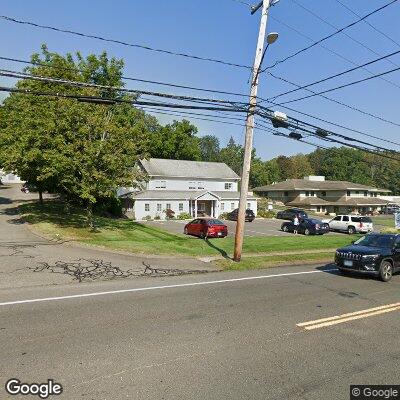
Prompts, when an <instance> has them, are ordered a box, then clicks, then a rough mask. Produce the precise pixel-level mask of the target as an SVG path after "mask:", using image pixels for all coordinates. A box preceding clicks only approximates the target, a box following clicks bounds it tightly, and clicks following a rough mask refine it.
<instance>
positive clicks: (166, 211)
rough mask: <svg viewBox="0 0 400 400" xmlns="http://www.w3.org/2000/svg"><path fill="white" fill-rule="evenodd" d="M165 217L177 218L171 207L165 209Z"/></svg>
mask: <svg viewBox="0 0 400 400" xmlns="http://www.w3.org/2000/svg"><path fill="white" fill-rule="evenodd" d="M165 217H166V218H167V219H174V218H175V211H172V210H171V209H169V208H167V209H166V210H165Z"/></svg>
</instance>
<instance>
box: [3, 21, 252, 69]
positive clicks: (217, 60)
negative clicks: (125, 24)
mask: <svg viewBox="0 0 400 400" xmlns="http://www.w3.org/2000/svg"><path fill="white" fill-rule="evenodd" d="M0 18H1V19H4V20H6V21H8V22H13V23H16V24H20V25H29V26H33V27H35V28H40V29H47V30H52V31H55V32H61V33H67V34H69V35H74V36H80V37H84V38H89V39H97V40H101V41H103V42H109V43H115V44H120V45H122V46H127V47H134V48H138V49H142V50H147V51H153V52H157V53H163V54H168V55H171V56H179V57H185V58H190V59H194V60H198V61H207V62H212V63H217V64H222V65H228V66H230V67H237V68H245V69H250V70H251V69H252V67H250V66H248V65H244V64H238V63H233V62H228V61H223V60H219V59H216V58H209V57H201V56H196V55H193V54H188V53H180V52H175V51H171V50H165V49H158V48H154V47H150V46H146V45H142V44H138V43H128V42H125V41H122V40H117V39H110V38H106V37H103V36H98V35H91V34H85V33H82V32H76V31H72V30H69V29H62V28H57V27H54V26H49V25H41V24H38V23H36V22H31V21H24V20H20V19H16V18H12V17H9V16H7V15H0Z"/></svg>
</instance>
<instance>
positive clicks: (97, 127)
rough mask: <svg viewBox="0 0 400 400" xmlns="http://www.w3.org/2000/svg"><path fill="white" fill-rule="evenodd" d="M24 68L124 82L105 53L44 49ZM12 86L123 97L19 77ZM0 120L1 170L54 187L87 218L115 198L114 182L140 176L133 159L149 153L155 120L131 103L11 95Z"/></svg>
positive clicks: (118, 62) (38, 72)
mask: <svg viewBox="0 0 400 400" xmlns="http://www.w3.org/2000/svg"><path fill="white" fill-rule="evenodd" d="M32 61H33V62H36V63H40V64H41V65H37V66H33V67H29V68H27V71H28V72H29V73H31V74H33V75H40V76H50V77H57V78H63V79H69V80H74V81H81V82H90V83H99V84H104V85H111V86H116V87H122V82H121V76H122V68H123V62H122V60H117V59H115V58H111V59H109V58H108V56H107V54H106V53H103V54H101V55H100V56H98V57H97V56H95V55H90V56H89V57H87V58H83V57H82V56H81V55H80V54H79V53H77V54H76V55H75V57H74V56H73V55H71V54H67V55H66V56H61V55H59V54H56V53H51V52H49V51H48V49H47V47H46V46H43V47H42V53H41V54H34V55H33V56H32ZM17 87H18V88H24V89H31V90H35V91H41V92H60V93H68V94H80V95H85V96H104V95H107V97H117V96H118V97H121V93H119V92H118V90H107V91H106V92H105V91H104V90H99V89H93V88H78V87H69V86H65V85H61V84H55V83H45V82H41V81H35V80H21V81H19V82H18V83H17ZM1 114H2V115H1V116H2V118H1V122H0V148H1V152H0V159H1V161H2V164H3V165H4V167H5V168H6V169H9V170H12V171H15V172H16V173H18V175H20V176H21V178H22V179H24V180H27V181H28V182H30V183H33V184H35V185H37V187H38V189H39V193H40V198H41V193H42V191H43V190H56V191H58V192H59V193H62V194H64V195H65V196H67V197H68V198H69V199H71V200H73V201H75V202H79V203H81V204H84V205H85V206H86V208H87V212H88V220H89V223H90V224H91V223H92V218H91V215H92V207H93V205H94V204H96V202H98V201H99V200H100V199H104V198H111V197H114V196H115V191H116V188H117V187H119V186H125V185H132V182H133V181H134V180H135V179H136V178H137V177H138V176H137V172H136V171H137V170H136V169H135V168H133V167H134V164H135V162H136V161H137V160H138V159H139V158H142V157H144V156H146V155H147V150H148V146H149V132H151V131H153V130H157V129H158V125H157V123H156V121H155V120H154V118H152V117H148V116H146V115H145V114H144V113H143V112H142V111H139V110H137V109H135V108H134V107H132V106H131V105H129V104H121V103H116V104H115V105H111V106H110V105H100V104H88V103H83V102H79V101H78V100H73V99H63V98H51V97H47V96H35V95H25V94H11V95H10V96H9V97H8V98H7V99H6V100H5V101H4V106H3V109H2V113H1Z"/></svg>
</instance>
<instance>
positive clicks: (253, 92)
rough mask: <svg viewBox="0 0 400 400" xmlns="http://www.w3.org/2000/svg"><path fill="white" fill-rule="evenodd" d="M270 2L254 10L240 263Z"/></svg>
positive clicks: (239, 224) (265, 0)
mask: <svg viewBox="0 0 400 400" xmlns="http://www.w3.org/2000/svg"><path fill="white" fill-rule="evenodd" d="M270 1H271V0H263V1H262V2H261V3H260V4H259V5H257V6H256V7H254V8H253V10H252V14H254V13H255V12H256V11H257V10H258V9H259V8H260V7H261V6H262V14H261V22H260V31H259V33H258V43H257V50H256V57H255V59H254V66H253V74H252V79H251V87H250V104H249V110H248V113H247V119H246V136H245V142H244V159H243V170H242V179H241V184H240V200H239V213H238V219H237V223H236V234H235V250H234V256H233V259H234V260H235V261H240V259H241V258H242V247H243V236H244V224H245V215H246V208H247V204H246V203H247V194H248V191H249V176H250V165H251V153H252V150H253V131H254V113H255V111H256V106H257V90H258V79H259V70H260V68H261V63H262V59H263V54H264V45H265V34H266V29H267V20H268V9H269V6H270Z"/></svg>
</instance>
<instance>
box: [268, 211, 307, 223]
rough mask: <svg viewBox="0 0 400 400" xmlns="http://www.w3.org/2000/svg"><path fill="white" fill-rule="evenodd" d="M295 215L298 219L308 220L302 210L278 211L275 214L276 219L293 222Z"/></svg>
mask: <svg viewBox="0 0 400 400" xmlns="http://www.w3.org/2000/svg"><path fill="white" fill-rule="evenodd" d="M296 215H297V216H298V218H299V219H304V218H308V215H307V213H306V212H305V211H304V210H300V209H299V208H288V209H287V210H283V211H278V213H277V214H276V218H278V219H287V220H289V221H293V219H294V217H295V216H296Z"/></svg>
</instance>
